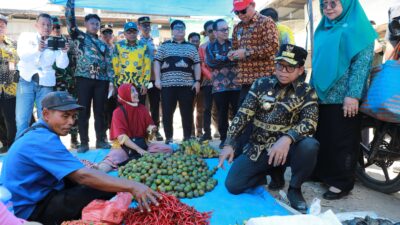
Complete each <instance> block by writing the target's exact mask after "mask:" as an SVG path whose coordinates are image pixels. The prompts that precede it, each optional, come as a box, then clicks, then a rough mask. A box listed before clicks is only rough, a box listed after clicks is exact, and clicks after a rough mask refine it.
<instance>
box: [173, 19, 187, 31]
mask: <svg viewBox="0 0 400 225" xmlns="http://www.w3.org/2000/svg"><path fill="white" fill-rule="evenodd" d="M178 24H180V25H182V26H184V27H185V28H186V25H185V22H183V21H182V20H174V21H173V22H172V23H171V25H170V28H171V30H173V29H174V27H175V26H176V25H178Z"/></svg>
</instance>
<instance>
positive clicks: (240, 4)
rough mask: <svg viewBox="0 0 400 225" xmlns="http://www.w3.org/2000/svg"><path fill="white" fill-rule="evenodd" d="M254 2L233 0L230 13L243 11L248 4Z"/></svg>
mask: <svg viewBox="0 0 400 225" xmlns="http://www.w3.org/2000/svg"><path fill="white" fill-rule="evenodd" d="M253 2H254V0H233V10H232V11H240V10H243V9H245V8H247V6H249V5H250V3H253Z"/></svg>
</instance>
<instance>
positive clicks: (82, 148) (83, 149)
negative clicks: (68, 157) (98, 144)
mask: <svg viewBox="0 0 400 225" xmlns="http://www.w3.org/2000/svg"><path fill="white" fill-rule="evenodd" d="M87 151H89V145H88V144H87V143H82V144H81V145H80V146H79V148H78V150H77V152H78V153H85V152H87Z"/></svg>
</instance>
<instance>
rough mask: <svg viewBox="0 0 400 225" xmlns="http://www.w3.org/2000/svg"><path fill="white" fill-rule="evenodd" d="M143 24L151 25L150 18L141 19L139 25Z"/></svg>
mask: <svg viewBox="0 0 400 225" xmlns="http://www.w3.org/2000/svg"><path fill="white" fill-rule="evenodd" d="M143 23H151V21H150V17H148V16H142V17H139V19H138V24H143Z"/></svg>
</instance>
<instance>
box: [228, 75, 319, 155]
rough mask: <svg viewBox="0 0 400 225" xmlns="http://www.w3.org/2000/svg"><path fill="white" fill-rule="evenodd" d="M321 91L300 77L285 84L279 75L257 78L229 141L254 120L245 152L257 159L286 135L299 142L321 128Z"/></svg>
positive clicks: (233, 124) (229, 142)
mask: <svg viewBox="0 0 400 225" xmlns="http://www.w3.org/2000/svg"><path fill="white" fill-rule="evenodd" d="M317 121H318V103H317V94H316V92H315V91H314V89H312V88H311V86H310V85H309V84H306V83H304V82H303V81H300V80H299V79H298V80H296V81H294V82H293V83H291V84H289V85H286V86H282V85H281V84H280V83H279V81H278V80H277V79H276V78H275V76H271V77H264V78H260V79H258V80H256V81H255V82H254V83H253V85H252V87H251V89H250V91H249V94H248V95H247V97H246V99H245V100H244V102H243V104H242V106H241V107H240V109H239V110H238V112H237V114H236V116H235V118H234V119H233V120H232V124H231V126H230V127H229V129H228V137H227V139H226V142H225V143H226V144H229V145H234V139H235V138H236V137H238V136H239V134H240V133H242V131H243V130H244V128H245V127H246V125H247V124H248V123H252V124H253V131H252V134H251V136H250V140H249V143H248V144H247V145H246V146H245V147H244V149H243V150H244V153H245V154H246V155H247V156H248V157H249V158H250V159H251V160H254V161H256V160H257V159H258V158H259V156H260V155H261V153H262V152H263V151H269V149H270V148H271V147H272V145H273V144H274V143H275V142H276V141H277V140H278V139H279V138H280V137H282V136H285V135H287V136H289V137H290V138H291V139H292V140H293V143H296V142H298V141H300V140H301V139H303V138H304V137H307V136H312V135H313V134H314V132H315V130H316V128H317Z"/></svg>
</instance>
